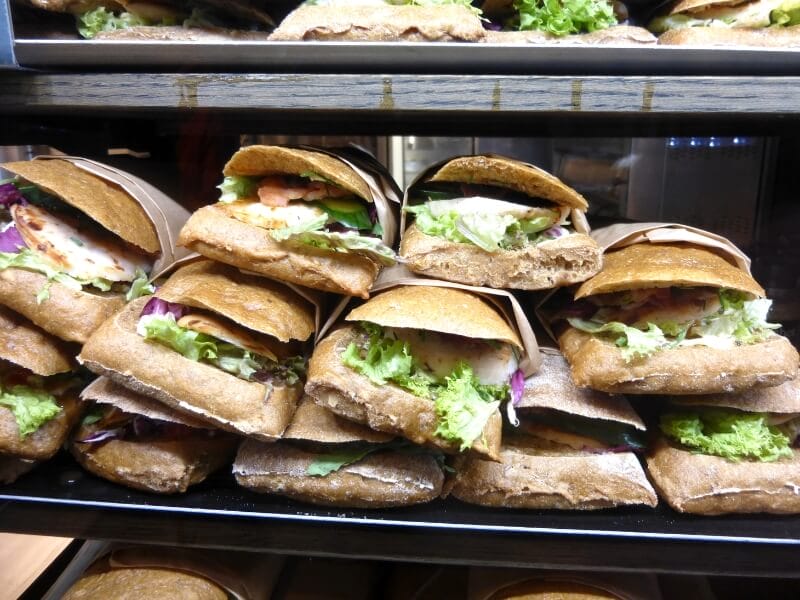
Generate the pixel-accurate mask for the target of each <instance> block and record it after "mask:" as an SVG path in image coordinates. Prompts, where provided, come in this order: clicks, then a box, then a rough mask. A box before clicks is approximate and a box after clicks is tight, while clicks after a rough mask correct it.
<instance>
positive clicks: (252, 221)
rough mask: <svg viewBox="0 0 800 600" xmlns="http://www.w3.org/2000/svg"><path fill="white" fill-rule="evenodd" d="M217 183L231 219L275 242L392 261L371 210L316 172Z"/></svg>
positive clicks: (233, 178) (236, 177) (234, 177)
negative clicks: (266, 235) (255, 229)
mask: <svg viewBox="0 0 800 600" xmlns="http://www.w3.org/2000/svg"><path fill="white" fill-rule="evenodd" d="M218 187H219V189H220V190H221V191H222V195H221V196H220V199H219V201H220V203H222V205H223V206H224V208H225V212H226V213H227V214H228V215H229V216H230V217H232V218H234V219H236V220H238V221H242V222H243V223H247V224H248V225H253V226H255V227H261V228H263V229H266V230H267V231H268V232H269V235H270V236H271V237H272V238H273V239H274V240H275V241H277V242H282V243H284V244H287V245H290V246H294V247H297V248H301V249H302V248H306V249H312V248H313V249H316V250H321V251H324V252H343V253H347V254H360V255H363V256H367V257H369V258H371V259H372V260H375V261H377V262H379V263H381V264H383V265H393V264H394V263H395V262H396V257H395V254H394V252H393V251H392V249H391V248H389V247H388V246H386V245H385V244H384V243H383V241H382V239H381V236H382V235H383V228H382V227H381V224H380V221H379V220H378V215H377V211H376V210H375V208H374V207H373V206H368V205H367V203H366V202H365V201H364V200H362V199H361V198H358V197H357V196H356V195H355V194H353V193H351V192H349V191H347V190H345V189H342V188H341V187H339V186H337V185H336V184H335V183H333V182H331V181H330V180H328V179H326V178H325V177H323V176H321V175H318V174H316V173H312V172H306V173H303V174H302V175H300V176H294V175H268V176H266V177H246V176H241V175H229V176H227V177H225V180H224V181H223V183H222V184H221V185H220V186H218Z"/></svg>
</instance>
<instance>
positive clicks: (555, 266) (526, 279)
mask: <svg viewBox="0 0 800 600" xmlns="http://www.w3.org/2000/svg"><path fill="white" fill-rule="evenodd" d="M400 256H402V257H403V259H404V261H405V263H406V264H407V266H408V268H409V269H410V270H412V271H414V272H415V273H419V274H421V275H426V276H428V277H436V278H441V279H445V280H447V281H457V282H459V283H465V284H468V285H476V286H488V287H493V288H511V289H521V290H544V289H550V288H554V287H561V286H565V285H571V284H573V283H579V282H581V281H585V280H586V279H588V278H589V277H591V276H592V275H594V274H595V273H597V272H598V271H599V270H600V266H601V262H602V251H601V250H600V248H599V247H598V245H597V243H596V242H595V241H594V240H593V239H592V238H591V237H589V236H588V235H586V234H583V233H574V234H571V235H568V236H565V237H562V238H558V239H555V240H551V241H548V242H544V243H541V244H537V245H535V246H529V247H526V248H523V249H520V250H498V251H497V252H487V251H485V250H484V249H482V248H480V247H478V246H475V245H474V244H467V243H460V242H451V241H450V240H446V239H444V238H440V237H436V236H432V235H427V234H425V233H423V232H422V231H420V230H419V229H417V226H416V225H415V224H412V225H411V226H409V227H408V228H407V229H406V231H405V233H404V234H403V239H402V240H401V242H400Z"/></svg>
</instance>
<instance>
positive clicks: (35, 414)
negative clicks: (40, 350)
mask: <svg viewBox="0 0 800 600" xmlns="http://www.w3.org/2000/svg"><path fill="white" fill-rule="evenodd" d="M79 383H80V380H79V379H78V378H77V377H75V376H74V375H71V374H65V375H53V376H51V377H41V376H39V375H32V374H30V373H29V372H26V371H23V370H22V369H12V368H9V369H4V370H3V373H2V376H0V407H2V408H6V409H8V410H10V411H11V413H12V414H13V415H14V420H15V421H16V422H17V428H18V429H19V437H20V438H21V439H25V438H27V437H28V436H29V435H31V434H32V433H34V432H36V431H38V430H39V429H40V428H41V427H43V426H44V425H46V424H47V423H48V422H50V421H52V420H53V419H55V418H56V417H57V416H58V415H59V414H60V413H61V411H62V410H63V409H62V407H61V405H59V403H58V401H57V400H56V397H57V396H58V395H60V394H63V393H64V392H66V391H67V390H68V389H69V388H71V387H74V386H76V385H78V384H79Z"/></svg>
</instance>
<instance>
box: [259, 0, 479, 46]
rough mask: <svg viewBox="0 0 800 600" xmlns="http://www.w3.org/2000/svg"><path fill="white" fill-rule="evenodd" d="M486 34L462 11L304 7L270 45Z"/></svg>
mask: <svg viewBox="0 0 800 600" xmlns="http://www.w3.org/2000/svg"><path fill="white" fill-rule="evenodd" d="M485 35H486V33H485V30H484V28H483V25H482V24H481V21H480V19H479V18H478V17H477V16H476V15H474V14H473V13H472V12H470V11H469V10H468V9H467V8H466V7H463V6H393V5H380V4H375V5H368V6H358V5H355V6H347V5H342V4H334V5H330V6H324V5H323V6H306V5H302V6H300V7H299V8H297V9H295V10H294V11H292V12H291V13H289V15H288V16H287V17H286V18H285V19H284V20H283V21H282V22H281V24H280V25H279V26H278V28H277V29H275V31H273V32H272V34H271V35H270V37H269V39H270V40H271V41H282V42H286V41H305V40H314V41H352V42H393V41H403V42H450V41H458V42H477V41H481V40H482V39H483V38H484V37H485Z"/></svg>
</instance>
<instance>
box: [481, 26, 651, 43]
mask: <svg viewBox="0 0 800 600" xmlns="http://www.w3.org/2000/svg"><path fill="white" fill-rule="evenodd" d="M657 41H658V39H657V38H656V36H654V35H653V34H652V33H650V32H649V31H647V29H645V28H644V27H634V26H631V25H617V26H615V27H607V28H606V29H600V30H599V31H592V32H591V33H578V34H572V35H563V36H557V35H551V34H549V33H547V32H545V31H487V32H486V39H485V40H484V42H486V43H489V44H526V43H527V44H546V45H548V46H549V45H553V44H557V45H559V46H585V45H589V46H595V45H605V44H608V45H625V46H628V45H636V46H650V45H653V44H655V43H656V42H657Z"/></svg>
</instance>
